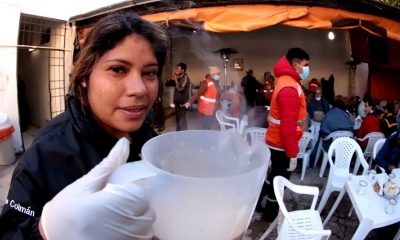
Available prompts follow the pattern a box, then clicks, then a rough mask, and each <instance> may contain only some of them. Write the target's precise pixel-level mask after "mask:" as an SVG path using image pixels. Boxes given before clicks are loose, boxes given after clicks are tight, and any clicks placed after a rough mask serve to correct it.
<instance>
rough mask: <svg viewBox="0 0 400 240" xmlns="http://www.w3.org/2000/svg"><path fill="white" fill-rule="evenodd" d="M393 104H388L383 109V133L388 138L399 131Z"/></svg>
mask: <svg viewBox="0 0 400 240" xmlns="http://www.w3.org/2000/svg"><path fill="white" fill-rule="evenodd" d="M393 110H394V108H393V104H392V103H390V102H389V103H387V104H386V105H385V106H384V107H383V118H382V120H381V131H382V133H383V134H385V137H386V138H388V137H389V136H390V135H392V133H394V132H395V131H396V130H397V121H396V116H394V114H393Z"/></svg>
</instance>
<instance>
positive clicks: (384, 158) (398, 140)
mask: <svg viewBox="0 0 400 240" xmlns="http://www.w3.org/2000/svg"><path fill="white" fill-rule="evenodd" d="M375 162H376V164H377V165H379V166H380V167H382V168H384V169H385V170H386V172H388V173H390V172H391V171H392V170H393V169H395V168H397V167H398V165H399V162H400V127H398V128H397V132H396V134H393V135H391V136H390V137H389V138H388V139H387V140H386V141H385V144H383V146H382V148H381V150H380V151H379V152H378V154H377V155H376V159H375Z"/></svg>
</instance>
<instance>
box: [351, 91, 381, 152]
mask: <svg viewBox="0 0 400 240" xmlns="http://www.w3.org/2000/svg"><path fill="white" fill-rule="evenodd" d="M363 101H364V102H365V104H364V112H365V118H364V119H363V121H362V122H361V126H360V128H359V129H357V130H355V131H354V135H355V136H356V137H357V138H363V137H365V136H366V135H367V134H368V133H371V132H379V131H380V119H379V115H376V113H375V111H374V108H375V104H374V101H373V100H372V97H370V96H368V97H366V98H364V100H363ZM367 145H368V139H367V140H365V141H362V142H360V146H361V148H362V149H365V148H366V147H367Z"/></svg>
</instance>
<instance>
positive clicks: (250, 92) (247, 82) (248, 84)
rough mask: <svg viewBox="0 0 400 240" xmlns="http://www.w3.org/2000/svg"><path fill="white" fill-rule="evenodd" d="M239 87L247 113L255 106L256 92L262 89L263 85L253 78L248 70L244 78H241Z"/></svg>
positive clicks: (251, 72)
mask: <svg viewBox="0 0 400 240" xmlns="http://www.w3.org/2000/svg"><path fill="white" fill-rule="evenodd" d="M241 86H242V88H243V91H244V96H245V97H246V103H247V112H248V111H249V110H250V109H251V108H253V107H254V106H255V105H256V96H257V90H258V89H262V88H263V85H261V83H259V82H258V81H257V79H256V78H255V77H254V76H253V70H252V69H249V70H248V71H247V72H246V76H244V77H243V78H242V81H241Z"/></svg>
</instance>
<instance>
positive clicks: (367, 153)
mask: <svg viewBox="0 0 400 240" xmlns="http://www.w3.org/2000/svg"><path fill="white" fill-rule="evenodd" d="M384 138H385V135H384V134H383V133H381V132H370V133H368V134H367V135H365V137H363V138H355V139H356V140H358V141H360V142H363V141H365V140H367V139H368V145H367V147H366V148H365V150H364V158H365V160H366V161H368V159H369V165H370V166H371V167H372V152H373V150H374V146H375V143H376V142H377V141H378V140H380V139H384Z"/></svg>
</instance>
